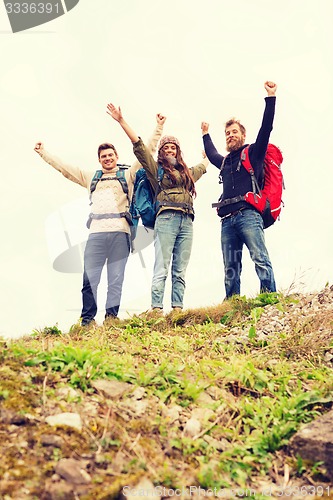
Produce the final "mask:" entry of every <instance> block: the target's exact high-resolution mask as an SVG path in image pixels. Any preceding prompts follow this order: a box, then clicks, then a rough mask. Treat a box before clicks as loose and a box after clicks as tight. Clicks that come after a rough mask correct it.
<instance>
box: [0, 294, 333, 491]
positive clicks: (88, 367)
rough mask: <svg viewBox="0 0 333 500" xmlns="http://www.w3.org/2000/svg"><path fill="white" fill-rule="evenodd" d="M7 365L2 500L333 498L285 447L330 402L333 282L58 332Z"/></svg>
mask: <svg viewBox="0 0 333 500" xmlns="http://www.w3.org/2000/svg"><path fill="white" fill-rule="evenodd" d="M0 359H1V365H0V451H1V461H0V498H1V499H4V500H10V499H14V500H24V499H52V500H56V499H66V500H67V499H68V500H71V499H77V498H80V499H111V498H117V497H120V496H123V497H125V496H126V494H127V498H128V499H129V498H134V497H135V496H136V498H137V496H147V495H148V493H147V492H146V493H145V491H146V490H142V488H141V490H140V485H141V486H142V484H143V483H142V480H143V479H144V480H145V481H146V483H145V484H149V485H150V486H151V491H150V493H149V496H154V497H161V496H164V497H169V496H182V498H190V497H191V498H192V497H196V496H198V497H199V496H203V495H206V494H208V493H210V494H215V496H219V497H222V498H235V497H236V496H238V497H245V496H246V497H247V498H257V499H260V498H290V496H291V494H292V497H293V498H312V499H313V498H322V497H329V496H330V494H331V497H333V489H332V490H331V488H333V486H332V485H331V482H332V473H333V471H330V470H328V468H327V464H325V463H322V461H318V460H316V456H315V453H314V457H313V460H310V461H309V460H304V459H302V457H301V455H300V454H299V455H295V454H294V453H293V452H292V450H291V448H290V446H289V444H290V439H291V438H292V436H293V435H294V434H295V433H296V432H297V431H298V430H299V429H300V428H302V426H304V425H305V424H307V423H309V422H311V421H313V420H314V419H316V418H318V417H319V416H320V415H322V414H325V413H327V412H329V411H330V408H331V406H332V398H333V396H332V394H333V392H332V390H333V370H332V367H333V364H332V360H333V287H331V288H329V287H326V288H325V289H324V290H322V291H321V292H320V293H314V294H309V295H290V296H283V295H280V294H262V295H259V296H258V297H256V298H254V299H246V298H245V297H237V298H236V297H235V298H233V299H231V300H229V301H225V302H223V303H222V304H220V305H218V306H215V307H211V308H205V309H196V310H186V311H183V312H182V313H176V314H171V313H170V314H169V315H167V316H165V317H162V318H155V319H154V318H149V316H148V315H145V314H143V315H141V316H134V317H132V318H130V319H128V320H124V321H113V322H112V321H111V322H110V323H109V324H108V325H105V326H103V327H96V328H91V329H90V330H89V329H88V330H87V329H86V330H85V329H82V328H81V327H80V326H78V325H74V326H73V327H72V328H71V330H70V331H69V332H68V333H64V332H61V331H60V330H59V329H58V328H57V326H53V327H49V328H45V329H44V330H43V331H36V332H34V333H33V334H32V335H31V336H27V337H24V338H21V339H18V340H14V341H5V340H0ZM140 481H141V482H140ZM138 488H139V489H138ZM288 488H289V490H288ZM290 488H294V489H293V490H290ZM301 488H303V489H301ZM311 488H312V489H311ZM148 490H149V488H148ZM290 491H291V492H292V493H290ZM205 492H206V493H205ZM245 492H246V494H245ZM288 492H289V494H288ZM298 495H299V496H298Z"/></svg>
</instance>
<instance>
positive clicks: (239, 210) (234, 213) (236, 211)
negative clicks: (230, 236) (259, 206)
mask: <svg viewBox="0 0 333 500" xmlns="http://www.w3.org/2000/svg"><path fill="white" fill-rule="evenodd" d="M243 210H249V209H248V208H247V207H243V208H239V209H238V210H235V211H234V212H230V214H227V215H224V216H223V217H221V220H224V219H226V218H227V217H231V216H232V215H237V214H240V213H241V212H242V211H243ZM250 210H251V209H250Z"/></svg>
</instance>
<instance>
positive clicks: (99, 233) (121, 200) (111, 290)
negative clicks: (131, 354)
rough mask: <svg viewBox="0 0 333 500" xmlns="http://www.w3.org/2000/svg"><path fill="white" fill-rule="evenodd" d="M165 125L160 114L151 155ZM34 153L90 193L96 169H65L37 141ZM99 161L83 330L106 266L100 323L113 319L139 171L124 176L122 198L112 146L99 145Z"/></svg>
mask: <svg viewBox="0 0 333 500" xmlns="http://www.w3.org/2000/svg"><path fill="white" fill-rule="evenodd" d="M165 120H166V118H165V117H164V116H162V115H161V114H158V115H157V116H156V121H157V126H156V129H155V131H154V135H153V137H152V138H151V140H150V142H149V145H148V147H149V149H150V151H151V152H152V153H154V152H155V151H156V147H157V143H158V140H159V138H160V137H161V135H162V132H163V125H164V122H165ZM35 151H36V152H37V153H38V154H39V155H40V156H41V158H42V159H43V160H44V161H46V162H47V163H49V164H50V165H51V166H52V167H54V168H55V169H56V170H58V171H59V172H61V173H62V174H63V175H64V176H65V177H66V178H67V179H69V180H71V181H73V182H76V183H77V184H80V185H81V186H83V187H85V188H86V189H87V190H88V192H89V193H90V185H91V181H92V179H93V177H94V174H95V170H93V171H86V170H81V169H80V168H78V167H75V166H72V165H68V164H65V163H64V162H62V161H61V160H60V159H59V158H57V157H55V156H53V155H51V154H50V153H49V152H47V151H46V150H45V149H44V145H43V143H42V142H37V144H36V145H35ZM98 161H99V163H100V165H101V167H100V169H101V170H102V176H101V178H100V180H99V181H98V182H97V184H96V188H95V190H94V191H93V192H92V193H91V217H90V220H89V222H90V227H89V237H88V241H87V244H86V248H85V252H84V273H83V287H82V312H81V325H82V326H86V325H89V324H90V323H91V322H92V321H94V318H95V316H96V314H97V288H98V285H99V282H100V279H101V274H102V270H103V267H104V265H105V263H106V265H107V280H108V290H107V298H106V306H105V310H106V312H105V318H116V317H117V316H118V311H119V306H120V300H121V293H122V286H123V281H124V273H125V267H126V263H127V259H128V256H129V252H130V233H131V230H130V225H129V223H128V220H127V214H128V210H129V204H130V200H131V199H132V196H133V187H134V181H135V175H136V172H137V171H138V170H139V168H140V167H141V165H140V164H139V163H138V162H135V163H134V165H133V166H131V167H130V168H128V169H127V170H126V171H125V178H126V182H127V185H128V194H126V193H125V192H124V190H123V188H122V185H121V183H120V181H119V180H118V178H117V177H116V172H117V170H118V169H119V167H118V165H117V161H118V154H117V151H116V149H115V147H114V146H113V145H112V144H109V143H104V144H101V145H100V146H99V148H98Z"/></svg>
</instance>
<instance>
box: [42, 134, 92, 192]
mask: <svg viewBox="0 0 333 500" xmlns="http://www.w3.org/2000/svg"><path fill="white" fill-rule="evenodd" d="M34 151H36V153H38V154H39V156H40V157H41V158H42V159H43V160H44V161H45V162H46V163H48V164H49V165H51V167H53V168H55V169H56V170H58V172H60V173H61V174H62V175H63V176H64V177H66V179H69V180H70V181H72V182H75V183H76V184H80V186H83V187H86V188H88V187H89V186H90V179H91V176H90V172H85V171H84V170H81V169H80V168H78V167H75V166H73V165H68V164H67V163H64V162H63V161H62V160H61V159H60V158H58V157H56V156H54V155H52V154H51V153H49V152H48V151H46V150H45V148H44V144H43V143H42V142H36V144H35V147H34Z"/></svg>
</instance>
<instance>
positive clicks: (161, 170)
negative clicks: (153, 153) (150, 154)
mask: <svg viewBox="0 0 333 500" xmlns="http://www.w3.org/2000/svg"><path fill="white" fill-rule="evenodd" d="M163 176H164V168H163V167H162V165H161V164H160V163H159V164H158V169H157V181H158V183H159V184H160V183H161V182H162V179H163Z"/></svg>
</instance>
